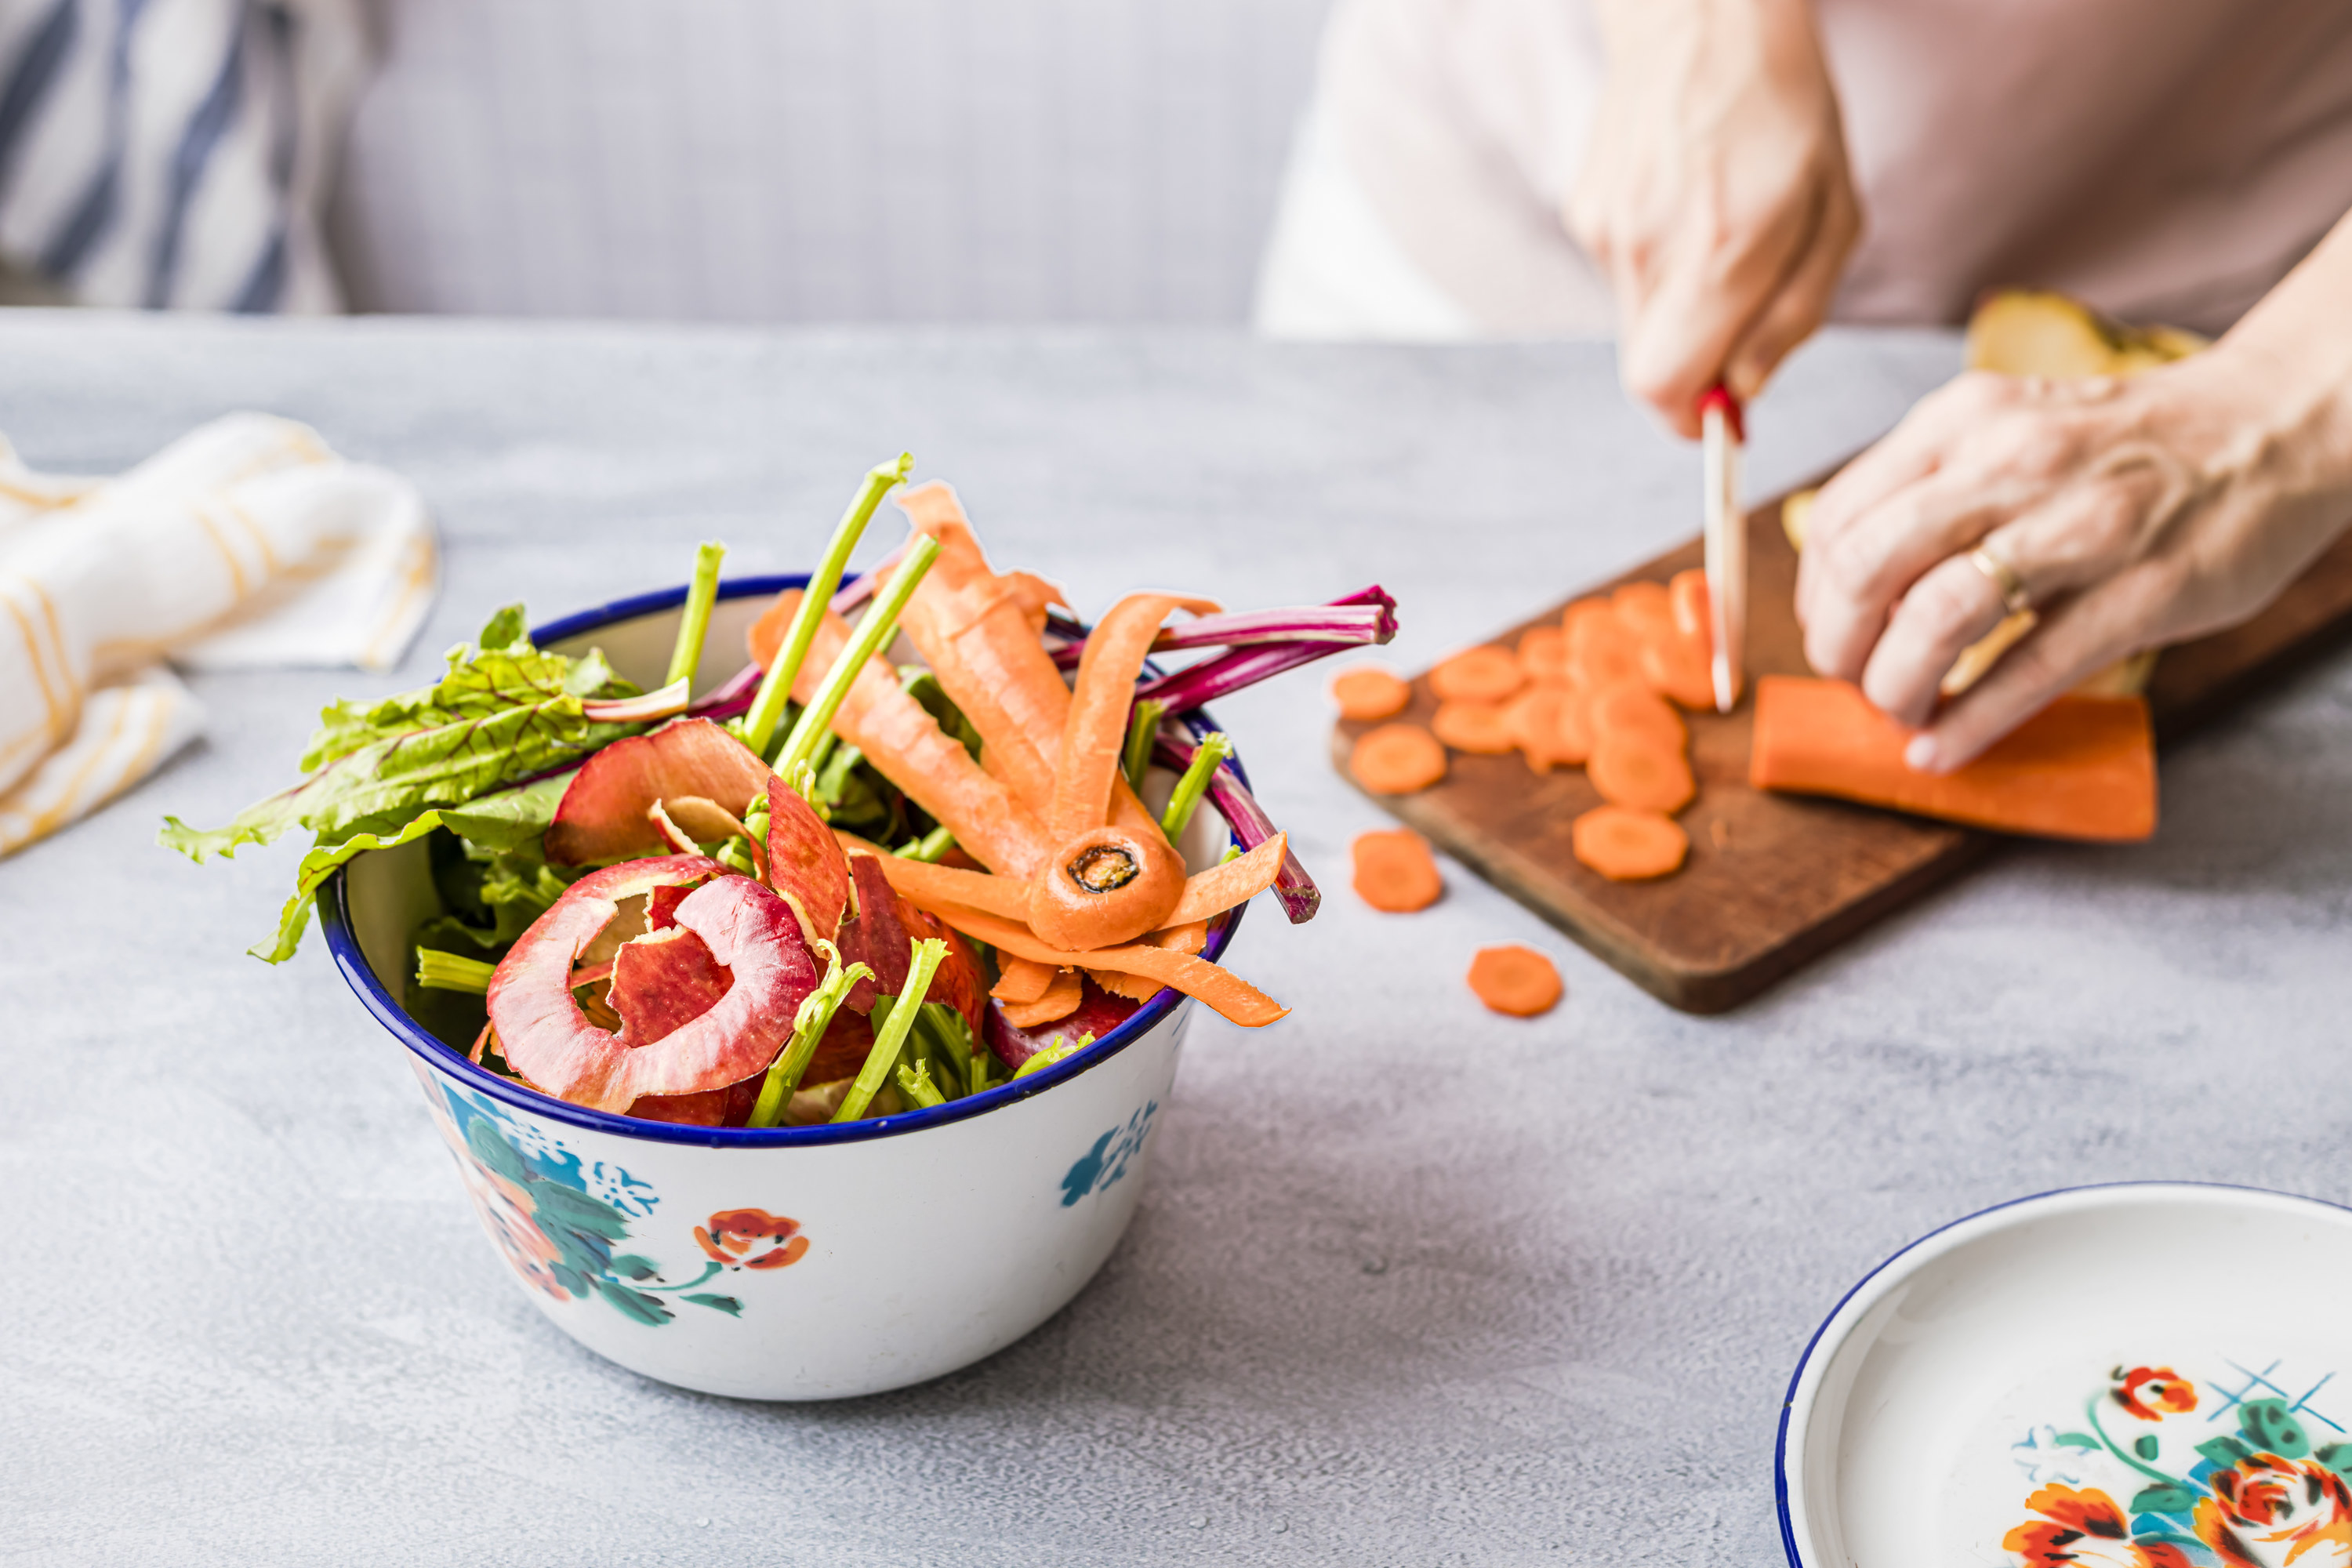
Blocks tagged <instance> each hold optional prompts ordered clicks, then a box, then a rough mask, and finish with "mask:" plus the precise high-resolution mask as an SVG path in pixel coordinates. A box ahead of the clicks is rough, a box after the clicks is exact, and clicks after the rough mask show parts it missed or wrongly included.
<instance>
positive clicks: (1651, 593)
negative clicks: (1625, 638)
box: [1609, 580, 1675, 642]
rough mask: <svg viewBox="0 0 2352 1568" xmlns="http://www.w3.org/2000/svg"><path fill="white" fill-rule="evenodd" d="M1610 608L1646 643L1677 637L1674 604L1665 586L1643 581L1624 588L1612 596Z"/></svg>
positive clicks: (1623, 585)
mask: <svg viewBox="0 0 2352 1568" xmlns="http://www.w3.org/2000/svg"><path fill="white" fill-rule="evenodd" d="M1609 607H1610V608H1611V609H1612V610H1614V611H1615V612H1616V613H1617V618H1618V619H1619V620H1620V621H1622V622H1623V623H1624V624H1625V626H1627V627H1629V628H1630V629H1631V630H1632V631H1633V635H1634V636H1635V637H1639V638H1641V639H1642V640H1643V641H1644V642H1647V641H1648V640H1649V639H1650V638H1652V637H1669V636H1672V635H1673V633H1674V629H1675V609H1674V603H1673V600H1672V598H1671V597H1670V596H1669V595H1668V594H1667V592H1666V585H1665V584H1664V583H1652V582H1649V581H1647V580H1644V581H1642V582H1638V583H1627V584H1622V586H1620V587H1619V588H1618V590H1617V591H1616V592H1615V593H1613V594H1612V595H1609Z"/></svg>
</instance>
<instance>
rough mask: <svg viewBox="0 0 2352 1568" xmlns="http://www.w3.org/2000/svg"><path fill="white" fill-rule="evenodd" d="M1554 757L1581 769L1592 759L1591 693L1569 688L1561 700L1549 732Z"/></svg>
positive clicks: (1586, 689)
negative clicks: (1553, 747) (1551, 729)
mask: <svg viewBox="0 0 2352 1568" xmlns="http://www.w3.org/2000/svg"><path fill="white" fill-rule="evenodd" d="M1552 743H1553V745H1554V746H1555V747H1556V748H1557V749H1556V750H1555V751H1554V752H1553V753H1552V754H1553V755H1554V756H1556V757H1558V758H1559V760H1560V761H1561V762H1563V763H1567V764H1569V765H1570V766H1571V767H1581V766H1583V765H1584V763H1586V762H1587V761H1589V760H1591V756H1592V689H1591V687H1588V686H1572V687H1570V688H1569V689H1568V690H1567V692H1566V693H1564V694H1563V695H1562V697H1561V699H1560V704H1559V717H1558V719H1557V720H1556V721H1555V727H1554V729H1553V731H1552Z"/></svg>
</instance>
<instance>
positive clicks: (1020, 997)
mask: <svg viewBox="0 0 2352 1568" xmlns="http://www.w3.org/2000/svg"><path fill="white" fill-rule="evenodd" d="M998 969H999V971H1000V973H998V975H997V980H996V984H995V987H994V988H993V989H992V990H991V991H990V992H989V994H990V995H991V996H993V997H995V998H996V999H997V1000H998V1001H999V1002H1012V1003H1016V1004H1018V1003H1024V1002H1034V1001H1036V1000H1037V999H1038V998H1039V997H1041V996H1043V995H1045V993H1046V992H1047V991H1048V990H1050V989H1051V988H1052V986H1053V984H1054V976H1055V975H1056V974H1059V973H1061V971H1060V970H1058V969H1055V967H1054V966H1053V965H1052V964H1050V963H1036V962H1035V961H1034V960H1032V959H1026V958H1007V959H1005V960H1004V961H1003V963H1001V964H999V965H998Z"/></svg>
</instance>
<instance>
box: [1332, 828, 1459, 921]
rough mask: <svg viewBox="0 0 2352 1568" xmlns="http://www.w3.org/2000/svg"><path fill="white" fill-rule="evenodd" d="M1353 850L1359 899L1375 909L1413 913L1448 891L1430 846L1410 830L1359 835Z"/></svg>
mask: <svg viewBox="0 0 2352 1568" xmlns="http://www.w3.org/2000/svg"><path fill="white" fill-rule="evenodd" d="M1351 847H1352V849H1353V851H1354V854H1355V859H1356V896H1357V897H1358V898H1360V899H1361V900H1364V902H1366V903H1368V904H1370V905H1371V906H1372V908H1374V909H1376V910H1386V911H1387V912H1388V913H1390V914H1397V915H1402V914H1410V913H1412V911H1413V910H1425V909H1427V908H1428V907H1429V906H1430V905H1432V904H1433V903H1435V902H1436V901H1437V896H1438V895H1439V894H1440V893H1443V892H1444V890H1445V879H1444V878H1442V877H1440V876H1439V875H1438V874H1437V861H1436V859H1435V858H1433V857H1432V856H1431V854H1430V853H1429V846H1428V844H1427V843H1426V842H1424V841H1423V838H1422V837H1421V835H1420V834H1418V833H1415V832H1414V831H1413V830H1412V828H1410V827H1395V828H1386V829H1375V830H1374V831H1372V832H1370V833H1359V834H1358V835H1356V841H1355V843H1354V845H1353V846H1351Z"/></svg>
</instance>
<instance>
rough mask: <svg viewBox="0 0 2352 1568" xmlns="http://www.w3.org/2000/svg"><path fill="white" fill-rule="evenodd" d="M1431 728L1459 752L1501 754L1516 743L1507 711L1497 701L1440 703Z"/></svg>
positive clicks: (1431, 720) (1438, 736) (1488, 754)
mask: <svg viewBox="0 0 2352 1568" xmlns="http://www.w3.org/2000/svg"><path fill="white" fill-rule="evenodd" d="M1429 728H1430V731H1431V732H1432V733H1433V734H1434V735H1436V737H1437V738H1438V739H1439V740H1441V741H1443V742H1445V743H1446V744H1447V745H1449V746H1451V747H1453V748H1454V750H1455V751H1457V752H1480V753H1482V754H1484V755H1487V756H1500V755H1502V754H1503V753H1504V752H1507V751H1509V750H1510V749H1511V748H1512V747H1513V746H1515V745H1517V742H1516V741H1514V740H1513V739H1512V738H1511V721H1510V718H1509V716H1508V711H1507V710H1506V709H1505V708H1504V707H1503V706H1502V704H1500V703H1498V702H1441V703H1439V704H1438V705H1437V711H1436V712H1435V713H1434V714H1433V715H1431V717H1430V721H1429Z"/></svg>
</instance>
